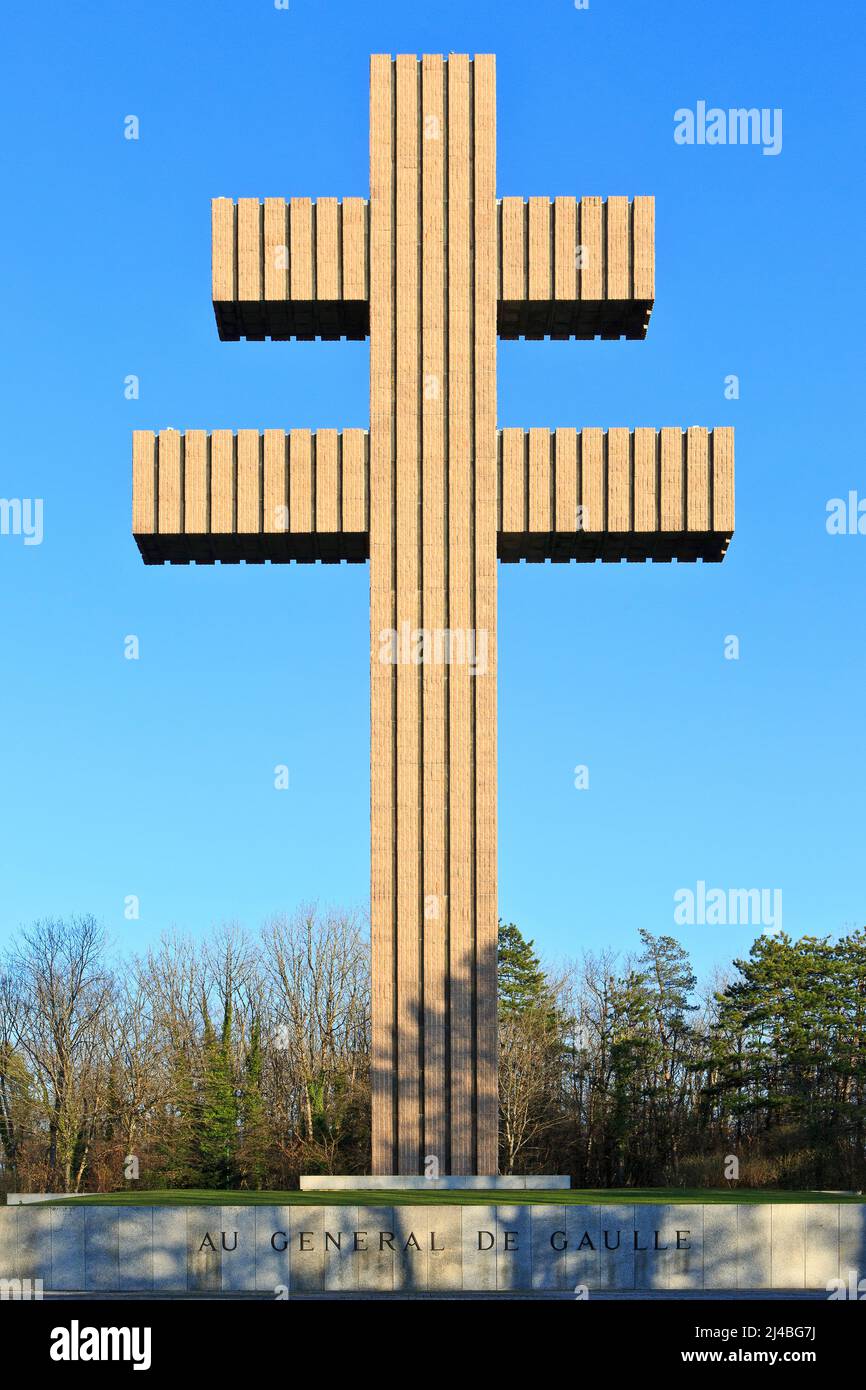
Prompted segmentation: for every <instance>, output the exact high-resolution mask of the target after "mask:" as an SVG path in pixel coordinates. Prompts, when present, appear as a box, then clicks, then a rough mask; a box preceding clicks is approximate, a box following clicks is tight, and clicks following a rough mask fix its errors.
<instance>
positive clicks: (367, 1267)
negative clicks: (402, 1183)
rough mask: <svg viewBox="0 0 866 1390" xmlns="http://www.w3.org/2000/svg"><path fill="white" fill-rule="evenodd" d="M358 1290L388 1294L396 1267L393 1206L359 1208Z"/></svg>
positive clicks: (394, 1214) (392, 1283) (357, 1226)
mask: <svg viewBox="0 0 866 1390" xmlns="http://www.w3.org/2000/svg"><path fill="white" fill-rule="evenodd" d="M356 1221H357V1225H356V1227H355V1229H356V1231H357V1245H358V1253H357V1255H356V1256H355V1258H356V1260H357V1262H358V1288H359V1289H365V1290H367V1291H369V1292H370V1293H389V1292H390V1291H391V1290H393V1288H394V1286H395V1278H396V1264H397V1255H396V1248H397V1236H396V1229H395V1228H396V1225H397V1222H396V1213H395V1210H394V1208H393V1207H358V1211H357V1216H356Z"/></svg>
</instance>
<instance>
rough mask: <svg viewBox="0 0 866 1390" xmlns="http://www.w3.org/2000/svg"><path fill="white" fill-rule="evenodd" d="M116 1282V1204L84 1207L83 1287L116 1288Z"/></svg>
mask: <svg viewBox="0 0 866 1390" xmlns="http://www.w3.org/2000/svg"><path fill="white" fill-rule="evenodd" d="M119 1282H120V1215H119V1208H118V1207H102V1206H99V1207H85V1208H84V1287H85V1288H86V1289H116V1288H117V1287H118V1284H119Z"/></svg>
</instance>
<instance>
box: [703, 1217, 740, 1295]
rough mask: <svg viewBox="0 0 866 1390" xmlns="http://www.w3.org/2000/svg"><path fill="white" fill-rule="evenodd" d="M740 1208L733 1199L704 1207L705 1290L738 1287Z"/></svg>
mask: <svg viewBox="0 0 866 1390" xmlns="http://www.w3.org/2000/svg"><path fill="white" fill-rule="evenodd" d="M737 1210H738V1209H737V1206H736V1205H735V1204H734V1203H733V1202H731V1203H728V1202H725V1203H719V1205H718V1206H705V1207H704V1209H703V1212H704V1283H703V1286H704V1288H705V1289H736V1287H737V1249H738V1246H737Z"/></svg>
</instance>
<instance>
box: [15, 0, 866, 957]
mask: <svg viewBox="0 0 866 1390" xmlns="http://www.w3.org/2000/svg"><path fill="white" fill-rule="evenodd" d="M4 28H5V36H6V41H7V46H8V48H7V55H6V60H5V64H4V67H5V71H4V79H3V83H2V103H3V106H4V108H5V109H4V112H3V132H4V145H5V147H6V161H5V170H4V174H3V183H4V190H5V194H6V199H5V201H6V213H5V216H4V218H3V219H2V224H0V241H2V253H3V265H4V271H5V274H4V302H5V305H6V308H5V312H4V324H5V329H4V340H5V344H4V346H5V351H4V358H5V361H6V365H5V367H4V370H3V373H2V427H3V435H2V437H3V449H2V454H0V497H6V498H10V497H13V498H14V497H21V498H30V497H41V498H43V499H44V509H45V510H44V541H43V544H42V545H41V546H25V545H24V544H23V541H22V538H21V537H15V536H0V584H2V598H3V605H2V644H0V663H2V678H0V728H2V731H3V750H2V761H0V787H2V795H0V943H2V941H3V940H4V939H6V938H7V936H8V934H9V933H10V932H12V931H13V930H14V929H15V927H16V926H17V925H18V924H19V923H21V922H26V921H28V920H31V919H33V918H35V917H38V916H44V915H47V914H52V913H57V914H65V913H70V912H73V911H78V912H83V911H92V912H94V913H95V914H97V916H99V917H100V918H101V919H103V920H104V922H105V923H106V925H107V926H108V927H109V928H110V930H111V931H112V933H113V934H114V936H115V939H116V940H117V941H118V943H119V944H120V945H121V946H132V945H135V946H141V945H143V944H145V943H146V942H148V941H150V940H152V939H154V938H155V937H156V936H158V935H159V933H160V932H161V931H162V930H163V929H165V928H167V927H169V926H171V925H172V924H175V925H177V926H178V927H181V928H184V929H188V930H190V931H193V932H201V931H203V930H206V929H207V928H208V927H209V926H210V925H211V924H212V923H215V922H218V921H221V920H227V919H237V920H239V921H242V922H244V923H246V924H247V925H248V926H250V927H252V928H255V927H257V926H258V924H259V923H260V922H261V920H262V919H263V918H264V917H265V916H267V915H268V914H270V913H272V912H274V911H279V910H283V909H286V910H291V909H292V908H294V907H295V906H296V905H297V904H299V903H301V902H303V901H307V900H311V899H318V900H319V901H320V902H321V903H323V904H329V903H332V904H339V905H345V906H350V907H351V906H356V907H358V908H359V909H361V910H364V909H365V907H366V903H367V898H368V854H369V830H368V791H369V771H368V668H367V653H368V632H367V572H366V568H365V567H362V566H358V567H346V566H343V567H339V568H337V567H327V568H324V567H317V568H314V567H305V568H301V567H294V566H291V567H260V568H249V569H244V568H243V567H226V568H224V569H220V568H219V567H215V568H203V569H196V568H194V567H191V568H168V567H166V568H164V569H158V568H147V569H146V568H145V567H144V566H143V565H142V564H141V562H140V560H139V557H138V552H137V550H136V548H135V545H134V544H133V541H132V539H131V536H130V436H131V432H132V430H133V429H134V428H135V427H146V428H161V427H164V426H167V425H173V426H176V427H177V428H180V429H184V428H193V427H200V428H201V427H204V428H211V429H212V428H216V427H234V428H237V427H244V426H247V427H249V426H253V427H260V428H263V427H265V426H278V427H284V428H288V427H292V426H307V427H312V428H316V427H317V426H338V427H342V426H350V425H351V426H365V425H366V424H367V421H368V382H367V370H368V350H367V345H366V344H362V343H288V344H286V343H281V344H273V343H261V344H253V343H239V344H222V343H220V342H219V340H218V338H217V334H216V329H215V326H214V321H213V314H212V310H211V306H210V302H209V286H210V280H209V277H210V245H209V237H210V226H209V203H210V199H211V197H213V196H216V195H230V196H235V197H237V196H250V195H256V196H264V195H285V196H288V195H292V194H306V195H312V196H321V195H326V194H333V195H340V196H342V195H349V194H355V195H366V193H367V191H368V167H367V86H368V57H369V54H370V53H371V52H383V51H391V52H394V53H396V52H417V53H421V52H425V51H426V52H448V51H449V50H450V51H455V52H470V53H471V52H490V51H492V52H495V53H496V54H497V59H498V147H499V159H498V191H499V193H500V195H501V194H522V195H529V194H546V195H554V194H558V193H567V194H578V195H580V194H590V193H593V194H603V195H609V194H622V193H625V194H630V195H634V194H637V193H652V194H655V196H656V200H657V233H656V234H657V301H656V309H655V312H654V314H653V317H652V323H651V326H650V332H649V337H648V339H647V341H646V342H645V343H604V344H602V343H575V342H570V343H529V344H527V343H508V344H504V345H501V346H500V354H499V368H500V371H499V419H500V423H501V424H516V425H523V426H529V425H534V424H537V425H551V426H552V425H557V424H559V425H577V426H586V425H600V426H611V425H630V426H634V425H654V426H659V425H689V424H701V425H727V424H732V425H735V426H736V429H737V503H738V511H737V518H738V530H737V535H736V537H735V539H734V542H733V545H732V547H731V551H730V553H729V556H728V559H727V560H726V562H725V564H724V565H722V566H706V567H702V566H699V565H696V566H682V567H676V566H669V567H668V566H657V567H650V566H620V567H615V566H604V567H602V566H595V567H590V566H576V565H574V566H570V567H562V566H556V567H552V566H549V565H548V566H535V567H527V566H520V567H516V566H515V567H503V568H502V569H501V570H500V690H499V703H500V884H499V894H500V911H501V914H502V915H503V916H504V917H505V918H507V919H512V920H514V921H516V922H518V923H519V924H520V926H521V927H522V928H523V930H524V931H525V932H526V933H527V934H529V935H531V936H534V937H535V938H536V941H537V943H538V945H539V946H540V947H541V948H542V950H543V951H544V952H545V953H546V954H548V955H551V956H560V955H565V954H575V953H577V952H579V951H580V950H581V949H582V948H583V947H585V946H593V945H595V946H599V945H603V944H604V945H608V944H612V945H614V946H617V947H621V948H628V947H631V946H633V945H634V943H635V940H636V933H637V930H638V928H639V927H646V928H648V929H649V930H650V931H653V932H664V931H672V930H673V929H674V927H673V894H674V892H675V891H676V889H678V888H680V887H684V886H686V887H687V886H693V885H694V884H695V883H696V882H697V881H698V880H699V879H703V880H705V881H706V882H707V883H708V884H710V885H713V886H721V887H725V888H728V887H767V888H777V887H778V888H781V889H782V890H783V894H784V898H783V901H784V926H785V927H786V928H787V929H788V930H790V931H791V932H792V933H794V934H801V933H803V932H820V933H824V932H829V933H834V932H837V931H839V930H840V929H842V928H843V927H844V926H845V925H846V924H848V925H852V924H862V923H863V922H864V921H866V880H864V873H863V859H864V855H863V845H864V810H863V795H864V793H863V789H864V785H866V739H864V729H866V717H864V701H863V692H864V687H866V620H864V611H866V609H864V591H866V585H864V581H866V536H847V537H830V536H828V534H827V532H826V529H825V509H826V504H827V501H828V499H830V498H832V497H836V496H846V495H847V493H848V492H849V490H851V489H859V491H860V494H861V496H864V497H866V467H864V458H863V426H862V411H863V368H864V361H863V348H862V325H863V322H864V305H863V279H862V264H863V255H862V244H861V243H862V229H863V226H864V222H866V216H864V213H866V209H864V197H863V177H862V175H863V152H862V141H863V130H864V127H866V112H864V99H863V90H864V89H863V83H862V60H863V51H864V49H863V40H864V18H863V11H862V7H861V6H860V5H856V4H854V3H848V4H839V3H837V4H832V3H831V4H824V5H818V4H815V3H805V0H784V3H782V2H781V0H762V3H761V4H760V5H756V4H755V3H754V0H726V3H724V4H718V5H712V6H708V5H696V4H695V3H694V0H665V2H664V3H663V4H661V3H659V4H654V5H648V4H646V3H639V0H591V4H590V8H589V10H587V11H577V10H575V9H574V7H573V4H572V3H571V0H540V3H534V4H525V5H517V4H505V3H502V0H499V2H498V3H490V0H486V2H484V3H473V4H466V3H465V0H438V2H437V3H432V4H425V5H420V4H418V5H407V4H405V3H403V2H402V0H401V3H396V2H395V3H375V2H374V3H368V4H364V5H359V4H357V3H350V0H331V3H317V2H316V0H291V7H290V9H289V10H288V11H280V10H276V9H275V8H274V7H273V4H272V3H271V0H219V3H212V4H207V5H200V4H196V5H193V4H178V3H177V2H176V0H172V3H169V2H168V0H151V3H124V4H115V3H110V2H109V0H104V3H80V4H75V5H69V4H66V3H63V4H61V3H57V0H47V3H41V4H39V5H33V4H25V3H23V2H22V0H15V2H14V3H11V4H10V5H9V6H8V7H7V10H6V22H5V25H4ZM858 92H860V95H859V96H858V95H857V93H858ZM700 100H705V101H706V102H707V103H708V104H709V105H710V106H713V105H717V106H720V107H723V108H726V109H727V108H729V107H738V106H757V107H768V108H776V107H780V108H782V110H783V113H784V121H783V149H782V152H781V154H780V155H778V156H777V157H766V156H764V155H763V154H762V152H761V150H760V149H759V148H755V147H745V148H744V147H723V148H714V147H707V146H704V147H691V148H690V147H682V146H678V145H677V144H675V143H674V139H673V130H674V111H675V110H676V109H677V108H680V107H692V108H694V107H695V105H696V103H697V102H698V101H700ZM129 114H135V115H137V116H138V117H139V119H140V123H141V137H140V139H139V140H138V141H137V142H132V141H127V140H125V139H124V138H123V121H124V117H125V116H127V115H129ZM129 373H135V374H137V375H138V376H139V377H140V380H141V395H140V399H139V400H138V401H127V400H125V399H124V393H123V384H124V378H125V377H126V376H127V374H129ZM729 373H736V374H737V375H738V376H739V377H740V382H741V397H740V400H739V401H728V400H726V399H725V397H724V378H725V377H726V375H728V374H729ZM127 634H136V635H137V636H138V637H139V640H140V644H141V658H140V660H139V661H137V662H132V661H127V660H125V659H124V654H123V651H124V649H123V643H124V637H125V636H126V635H127ZM727 634H736V635H737V636H738V637H739V639H740V643H741V657H740V660H739V661H738V662H733V661H726V660H725V659H724V656H723V642H724V638H725V636H726V635H727ZM277 763H286V764H287V765H288V766H289V768H290V776H291V787H290V790H289V791H288V792H278V791H276V790H274V787H273V768H274V765H275V764H277ZM577 763H586V764H588V765H589V768H590V789H589V790H588V791H577V790H575V788H574V786H573V774H572V770H573V768H574V766H575V764H577ZM130 894H136V895H138V896H139V897H140V902H141V918H140V920H139V921H138V922H127V921H125V920H124V916H123V906H124V899H125V898H126V897H127V895H130ZM677 934H678V935H679V936H680V937H681V939H682V940H683V941H684V942H685V943H686V944H687V945H688V946H689V948H690V949H691V950H692V951H693V953H694V957H695V959H696V961H697V963H698V965H699V967H700V968H701V970H702V971H704V970H707V969H709V967H710V966H711V965H712V963H713V962H715V961H725V960H729V959H730V958H731V957H732V956H733V955H735V954H739V953H742V952H743V951H745V950H746V949H747V947H748V944H749V943H750V941H751V939H752V936H753V935H754V933H753V932H751V931H750V930H749V929H748V928H743V927H738V928H730V927H729V928H720V927H708V926H704V927H697V926H696V927H691V928H681V929H678V931H677Z"/></svg>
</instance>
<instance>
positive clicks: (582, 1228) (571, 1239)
mask: <svg viewBox="0 0 866 1390" xmlns="http://www.w3.org/2000/svg"><path fill="white" fill-rule="evenodd" d="M605 1210H606V1208H604V1207H599V1206H585V1205H583V1204H580V1203H576V1202H575V1203H569V1204H568V1206H567V1207H566V1208H565V1233H566V1237H567V1239H568V1250H567V1253H566V1261H565V1269H566V1278H567V1281H568V1287H569V1288H570V1289H571V1290H572V1291H573V1292H575V1293H577V1291H578V1290H580V1289H584V1288H586V1289H588V1290H589V1291H590V1292H595V1291H596V1290H597V1289H600V1288H601V1214H602V1211H605Z"/></svg>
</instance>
